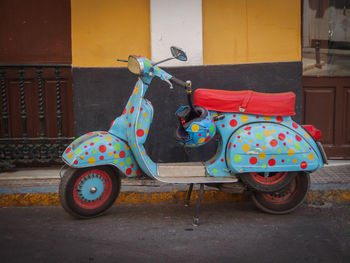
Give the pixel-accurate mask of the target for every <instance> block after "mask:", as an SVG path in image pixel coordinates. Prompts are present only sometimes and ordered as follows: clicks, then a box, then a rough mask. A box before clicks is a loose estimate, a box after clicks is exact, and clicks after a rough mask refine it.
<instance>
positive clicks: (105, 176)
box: [59, 166, 121, 218]
mask: <svg viewBox="0 0 350 263" xmlns="http://www.w3.org/2000/svg"><path fill="white" fill-rule="evenodd" d="M120 184H121V183H120V176H119V173H117V172H115V170H114V169H112V168H111V167H108V166H97V167H88V168H81V169H73V168H68V169H67V170H66V172H65V173H64V175H63V177H62V179H61V182H60V185H59V196H60V201H61V205H62V207H63V208H64V210H66V212H67V213H69V214H70V215H72V216H74V217H77V218H90V217H96V216H98V215H100V214H102V213H103V212H105V211H106V210H107V209H108V208H109V207H110V206H111V205H112V204H113V203H114V202H115V200H116V199H117V197H118V195H119V192H120Z"/></svg>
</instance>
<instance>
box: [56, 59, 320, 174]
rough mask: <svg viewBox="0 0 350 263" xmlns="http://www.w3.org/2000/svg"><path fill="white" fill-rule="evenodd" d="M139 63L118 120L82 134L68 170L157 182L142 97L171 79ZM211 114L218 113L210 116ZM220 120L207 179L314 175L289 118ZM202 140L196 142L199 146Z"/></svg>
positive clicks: (309, 151)
mask: <svg viewBox="0 0 350 263" xmlns="http://www.w3.org/2000/svg"><path fill="white" fill-rule="evenodd" d="M139 60H140V61H141V63H142V64H143V65H142V66H143V71H144V74H143V76H142V77H140V78H139V79H138V81H137V83H136V85H135V87H134V90H133V92H132V93H131V96H130V98H129V100H128V103H127V105H126V106H125V109H124V111H123V113H122V115H121V116H119V117H118V118H116V119H115V120H114V122H113V123H112V125H111V128H110V130H109V131H108V132H100V131H99V132H92V133H87V134H85V135H83V136H81V137H79V138H78V139H76V140H75V141H74V142H72V144H71V145H69V146H68V147H67V149H66V150H65V152H64V153H63V155H62V158H63V160H64V161H65V163H67V164H68V165H69V166H71V167H74V168H82V167H88V166H96V165H114V166H116V167H117V168H118V169H119V170H120V171H121V172H123V173H124V174H125V175H126V176H128V177H133V176H137V175H138V174H140V170H139V169H141V170H142V171H143V172H144V173H146V174H147V175H148V176H150V177H152V178H155V179H156V178H157V176H158V166H157V164H156V163H154V162H153V161H152V160H151V158H150V157H149V156H148V154H147V153H146V150H145V148H144V146H143V144H144V143H145V141H146V139H147V135H148V131H149V127H150V125H151V122H152V118H153V107H152V105H151V103H150V102H149V101H147V100H146V99H145V98H144V95H145V93H146V91H147V89H148V87H149V84H150V82H151V80H152V79H153V77H155V76H156V77H158V78H160V79H161V80H164V81H166V82H169V80H170V79H171V78H172V77H173V76H171V75H170V74H168V73H166V72H165V71H163V70H162V69H160V68H159V67H157V66H153V64H152V63H153V62H151V61H150V60H148V59H146V58H143V57H139ZM210 114H211V115H212V116H215V115H217V114H218V113H217V112H215V111H210ZM224 116H225V117H224V118H223V119H221V120H218V121H216V123H215V124H216V128H217V133H218V136H219V137H220V140H219V147H218V149H217V152H216V154H215V156H214V157H213V158H211V159H210V160H208V161H207V162H205V166H206V175H207V176H215V177H232V176H234V175H235V174H236V173H245V172H275V171H313V170H316V169H319V168H321V167H322V166H323V159H322V154H321V152H320V150H319V148H318V146H317V144H316V142H315V141H314V139H313V138H312V137H311V136H310V134H309V133H308V132H307V131H306V130H305V129H303V128H302V127H301V126H300V125H298V124H296V123H295V122H294V121H293V120H292V119H291V118H290V117H289V116H283V117H271V116H260V115H251V114H241V113H233V112H232V113H224ZM205 136H206V135H205V134H203V139H202V138H199V139H201V141H204V140H205V139H206V138H204V137H205ZM210 139H212V136H211V138H210ZM185 146H186V145H185Z"/></svg>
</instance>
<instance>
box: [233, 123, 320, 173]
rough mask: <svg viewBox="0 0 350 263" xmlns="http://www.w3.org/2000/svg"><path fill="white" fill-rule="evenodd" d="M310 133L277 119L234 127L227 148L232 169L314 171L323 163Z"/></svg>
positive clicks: (249, 170) (241, 171) (250, 170)
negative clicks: (280, 122) (277, 121)
mask: <svg viewBox="0 0 350 263" xmlns="http://www.w3.org/2000/svg"><path fill="white" fill-rule="evenodd" d="M310 140H312V139H311V138H310V137H309V136H306V137H305V134H300V133H298V132H296V131H294V130H293V129H291V128H289V127H287V126H284V125H280V124H274V123H254V124H249V125H246V126H243V127H241V128H240V129H238V130H237V131H235V132H234V133H233V134H232V135H231V137H230V139H229V141H228V143H227V149H226V158H227V163H228V167H229V169H230V170H231V171H232V172H235V173H243V172H264V171H268V172H279V171H313V170H316V169H318V168H321V167H322V166H323V161H322V157H321V154H320V152H319V150H318V149H317V147H314V145H316V144H315V143H312V142H311V141H310Z"/></svg>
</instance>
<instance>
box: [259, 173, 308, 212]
mask: <svg viewBox="0 0 350 263" xmlns="http://www.w3.org/2000/svg"><path fill="white" fill-rule="evenodd" d="M309 187H310V176H309V174H308V173H304V172H299V173H298V174H297V175H296V176H295V177H294V180H293V181H292V182H291V183H290V184H289V185H288V186H286V187H285V188H283V189H282V190H279V191H276V192H273V193H263V192H253V195H252V199H253V201H254V203H255V205H256V206H257V207H258V208H259V209H260V210H262V211H264V212H267V213H269V214H277V215H281V214H288V213H290V212H292V211H294V210H295V209H297V208H298V207H299V206H300V205H301V204H302V203H303V202H304V200H305V198H306V195H307V192H308V190H309Z"/></svg>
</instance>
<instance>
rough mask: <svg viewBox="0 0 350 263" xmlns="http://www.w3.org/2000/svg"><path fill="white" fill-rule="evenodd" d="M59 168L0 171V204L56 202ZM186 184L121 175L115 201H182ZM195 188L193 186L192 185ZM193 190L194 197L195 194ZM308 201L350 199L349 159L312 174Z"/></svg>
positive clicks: (210, 196) (215, 194) (214, 198)
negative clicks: (119, 189)
mask: <svg viewBox="0 0 350 263" xmlns="http://www.w3.org/2000/svg"><path fill="white" fill-rule="evenodd" d="M59 182H60V177H59V169H58V168H36V169H21V170H17V171H14V172H4V173H0V206H5V207H6V206H22V205H57V204H59V198H58V185H59ZM187 187H188V186H187V185H185V184H166V183H161V182H158V181H156V180H150V179H146V178H137V179H127V178H125V179H122V190H121V194H120V196H119V197H118V200H117V202H118V203H131V204H136V203H137V204H139V203H177V202H183V200H184V199H185V195H186V190H187ZM195 189H196V188H195ZM196 194H197V193H196V192H195V193H194V197H193V198H194V199H195V198H196ZM247 198H248V194H247V193H245V194H228V193H224V192H220V191H217V190H213V188H207V190H206V191H205V195H204V198H203V201H204V202H218V201H238V200H246V199H247ZM307 201H308V202H311V203H327V202H349V203H350V160H346V161H340V160H339V161H337V160H331V161H329V164H328V165H326V166H325V167H324V168H322V169H320V170H318V171H317V172H314V173H312V174H311V187H310V192H309V195H308V198H307Z"/></svg>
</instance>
